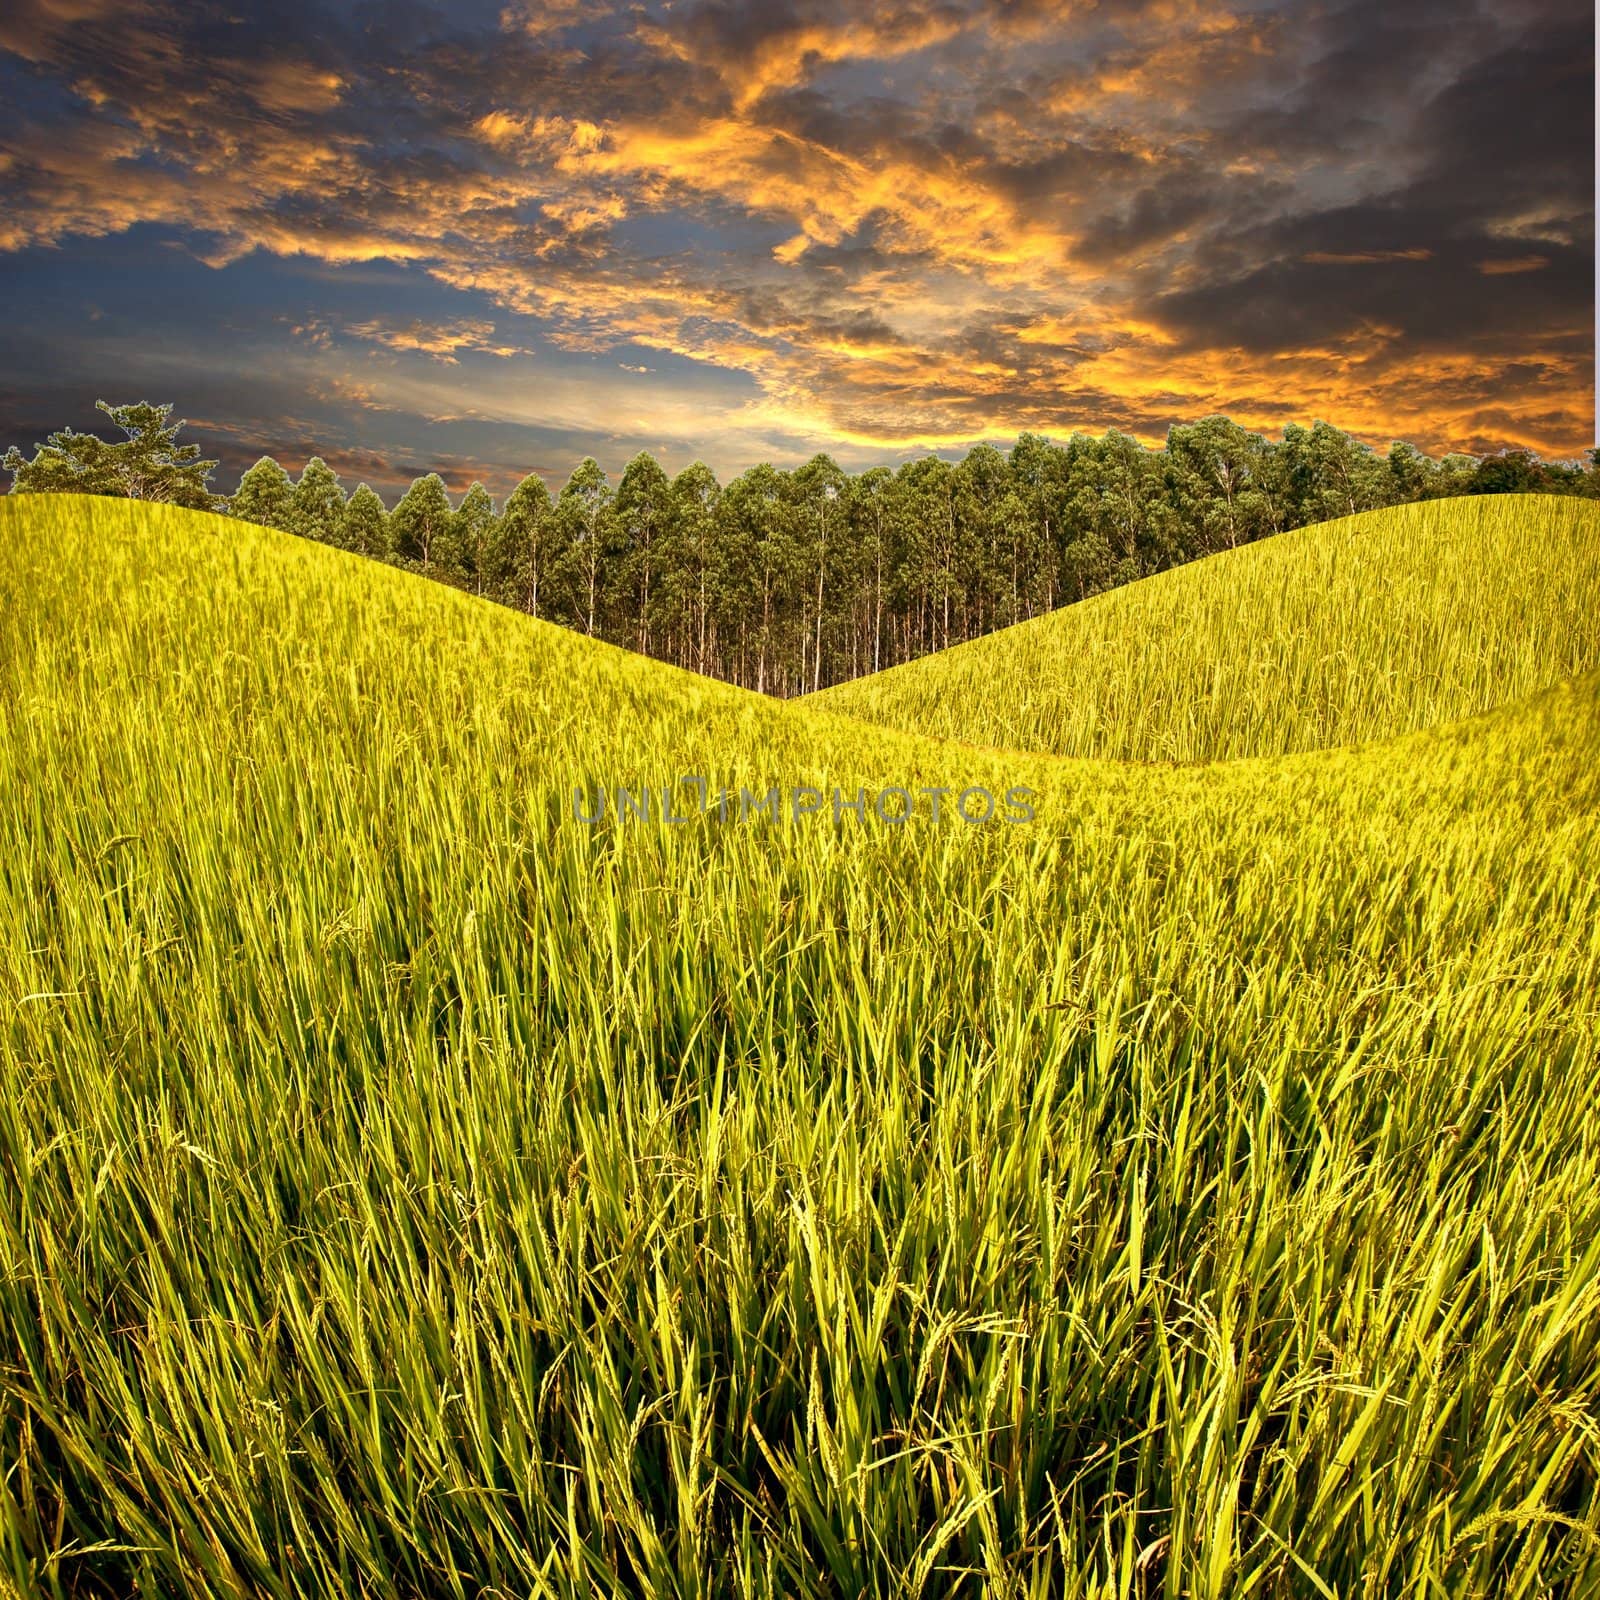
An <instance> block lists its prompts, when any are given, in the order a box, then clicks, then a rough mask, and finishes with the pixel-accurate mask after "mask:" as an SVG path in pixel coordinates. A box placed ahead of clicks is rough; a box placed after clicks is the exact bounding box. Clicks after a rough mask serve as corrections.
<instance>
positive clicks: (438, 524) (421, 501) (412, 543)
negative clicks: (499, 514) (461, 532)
mask: <svg viewBox="0 0 1600 1600" xmlns="http://www.w3.org/2000/svg"><path fill="white" fill-rule="evenodd" d="M453 516H454V513H453V512H452V511H451V509H450V496H449V495H448V494H447V493H446V492H445V487H444V479H443V478H441V477H440V476H439V474H438V473H437V472H430V473H428V474H427V475H426V476H425V477H421V478H418V479H417V480H416V481H415V482H414V483H413V484H412V485H411V487H410V488H409V489H407V490H406V492H405V494H404V495H403V496H402V497H401V499H400V503H399V505H397V506H396V507H395V508H394V510H393V511H392V512H390V514H389V544H390V549H391V551H392V553H393V554H394V555H395V557H397V558H398V559H399V560H400V561H401V562H403V563H406V564H409V565H412V566H415V567H416V568H417V569H418V570H419V571H421V572H423V573H425V574H431V573H432V570H433V550H434V545H435V543H436V542H438V541H439V540H441V539H443V540H445V541H447V542H448V540H449V537H450V532H451V526H452V519H453Z"/></svg>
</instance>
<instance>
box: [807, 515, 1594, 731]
mask: <svg viewBox="0 0 1600 1600" xmlns="http://www.w3.org/2000/svg"><path fill="white" fill-rule="evenodd" d="M1597 666H1600V504H1596V503H1595V502H1593V501H1588V500H1572V499H1564V498H1559V497H1556V496H1549V495H1488V496H1473V497H1468V498H1463V499H1452V500H1433V501H1427V502H1424V503H1422V504H1419V505H1408V506H1396V507H1392V508H1390V509H1388V510H1383V511H1371V512H1366V513H1363V514H1362V515H1360V516H1355V517H1347V518H1344V519H1341V520H1340V521H1337V522H1329V523H1321V524H1318V525H1317V526H1315V527H1309V528H1301V529H1297V530H1295V531H1294V532H1291V533H1285V534H1280V535H1278V536H1276V537H1274V538H1271V539H1266V540H1262V541H1261V542H1259V543H1257V544H1252V545H1247V546H1245V547H1243V548H1241V549H1239V550H1232V551H1227V552H1225V553H1222V554H1219V555H1214V556H1210V557H1207V558H1206V559H1204V560H1202V561H1198V562H1195V563H1193V564H1191V565H1188V566H1183V567H1178V568H1175V569H1174V570H1172V571H1169V572H1165V573H1161V574H1159V575H1158V576H1156V577H1152V578H1146V579H1144V580H1142V581H1141V582H1139V583H1136V584H1132V585H1129V586H1128V587H1127V588H1124V589H1118V590H1113V591H1111V592H1110V593H1107V594H1103V595H1098V596H1096V597H1095V598H1093V599H1091V600H1087V601H1084V602H1082V603H1080V604H1077V605H1072V606H1068V607H1066V608H1064V609H1062V610H1059V611H1056V612H1053V613H1051V614H1049V615H1047V616H1043V617H1036V618H1034V619H1033V620H1032V621H1029V622H1024V623H1020V624H1018V625H1017V626H1015V627H1012V628H1007V629H1003V630H1002V631H1000V632H998V633H993V634H989V635H988V636H986V637H985V638H982V639H976V640H973V641H971V642H970V643H967V644H963V645H958V646H955V647H953V648H951V649H949V650H946V651H942V652H940V653H939V654H938V655H935V656H929V657H925V658H924V659H922V660H920V661H914V662H909V663H907V664H906V665H904V666H900V667H895V668H893V669H891V670H890V671H887V672H881V673H878V674H876V675H874V676H871V677H867V678H859V679H857V680H855V681H854V682H852V683H846V684H841V685H839V686H838V687H836V688H832V689H824V690H823V691H822V692H821V693H820V694H819V695H816V696H813V697H812V698H811V700H810V702H809V703H811V704H814V705H819V706H825V707H827V708H828V709H830V710H835V711H842V712H845V713H846V714H848V715H850V716H855V717H861V718H863V719H865V720H867V721H869V722H874V723H879V724H883V725H885V726H889V727H896V728H903V729H914V730H916V731H918V732H922V733H929V734H934V735H937V736H940V737H944V738H956V739H963V740H967V741H970V742H971V743H974V744H982V745H992V746H998V747H1002V748H1006V749H1014V750H1040V751H1051V752H1054V753H1056V754H1059V755H1073V756H1092V757H1109V758H1114V759H1120V760H1132V761H1213V760H1221V759H1224V758H1228V757H1236V756H1244V755H1275V754H1282V753H1285V752H1290V751H1301V750H1312V749H1317V748H1320V747H1322V746H1325V745H1340V744H1359V743H1364V742H1366V741H1368V740H1371V739H1381V738H1386V737H1388V736H1389V735H1391V734H1395V733H1403V732H1409V731H1411V730H1412V729H1416V728H1425V727H1431V726H1433V725H1435V724H1436V723H1439V722H1444V721H1449V720H1451V719H1454V718H1458V717H1464V716H1471V715H1473V714H1475V713H1477V712H1480V711H1486V710H1490V709H1492V708H1494V707H1495V706H1499V705H1504V704H1507V703H1508V702H1510V701H1513V700H1516V699H1518V698H1520V697H1522V696H1523V695H1526V694H1529V693H1532V692H1533V691H1535V690H1537V689H1539V688H1542V687H1543V686H1544V685H1546V684H1548V683H1551V682H1554V681H1556V680H1557V679H1559V678H1562V677H1569V676H1573V675H1575V674H1578V673H1581V672H1585V671H1588V670H1590V669H1591V668H1594V667H1597Z"/></svg>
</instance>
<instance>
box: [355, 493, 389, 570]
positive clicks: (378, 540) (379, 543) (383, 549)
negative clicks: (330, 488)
mask: <svg viewBox="0 0 1600 1600" xmlns="http://www.w3.org/2000/svg"><path fill="white" fill-rule="evenodd" d="M344 545H345V548H346V549H347V550H354V551H355V552H356V553H357V554H358V555H363V556H377V557H378V558H379V559H380V560H381V559H382V558H383V557H384V556H387V555H388V554H389V513H388V512H387V511H385V510H384V506H383V501H382V500H381V499H379V497H378V494H377V491H376V490H374V489H372V488H371V487H370V486H368V485H367V484H364V483H363V484H359V485H358V486H357V488H356V492H355V493H354V494H353V495H351V496H350V498H349V500H348V501H346V502H345V508H344Z"/></svg>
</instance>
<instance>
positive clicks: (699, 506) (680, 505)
mask: <svg viewBox="0 0 1600 1600" xmlns="http://www.w3.org/2000/svg"><path fill="white" fill-rule="evenodd" d="M668 494H669V510H670V530H669V534H668V546H669V550H670V566H671V574H672V576H671V579H670V596H671V607H672V615H673V618H674V621H675V624H676V633H677V637H678V641H679V644H678V657H677V659H678V665H679V666H685V667H687V666H692V667H693V669H694V670H695V671H696V672H704V671H706V667H707V662H708V661H709V660H710V659H711V657H712V655H713V654H714V653H715V649H716V624H717V614H718V613H719V612H722V613H724V614H725V616H728V620H735V621H736V620H737V619H736V618H735V617H733V616H732V615H731V614H730V612H731V609H732V608H730V605H729V600H730V596H729V595H728V593H727V592H726V587H727V585H726V574H725V573H724V572H723V570H722V569H723V568H724V567H725V565H726V562H725V560H724V557H723V552H722V550H721V549H720V544H721V541H720V539H719V528H720V517H719V511H720V507H721V501H722V494H723V490H722V486H721V485H720V484H719V483H718V482H717V478H716V474H715V473H714V472H712V470H711V468H710V467H708V466H707V465H706V464H705V462H703V461H694V462H691V463H690V464H689V465H688V466H687V467H685V468H684V469H683V471H682V472H680V473H679V474H678V475H677V477H675V478H674V479H673V480H672V482H671V484H670V485H669V488H668Z"/></svg>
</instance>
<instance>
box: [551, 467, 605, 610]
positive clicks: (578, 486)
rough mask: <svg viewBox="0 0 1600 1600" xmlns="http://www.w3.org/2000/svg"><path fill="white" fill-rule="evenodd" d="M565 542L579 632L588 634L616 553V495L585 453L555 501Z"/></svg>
mask: <svg viewBox="0 0 1600 1600" xmlns="http://www.w3.org/2000/svg"><path fill="white" fill-rule="evenodd" d="M556 516H557V518H558V519H559V521H560V523H561V528H562V532H563V534H564V536H565V540H566V545H567V558H568V564H569V567H570V570H571V572H572V574H573V578H574V582H575V587H576V590H577V604H578V607H579V613H580V615H581V616H582V618H583V631H584V632H585V633H587V634H589V635H590V636H591V637H592V636H593V634H594V632H595V628H596V625H597V624H598V623H599V622H600V621H601V620H602V617H601V612H600V606H601V602H602V601H603V599H604V597H605V592H606V588H607V578H608V577H609V574H610V569H611V565H612V563H613V562H614V561H615V559H616V556H617V514H616V497H615V495H614V493H613V492H612V489H611V485H610V482H609V481H608V480H607V478H606V475H605V472H604V470H603V469H602V468H601V466H600V463H599V462H598V461H596V460H595V458H594V457H593V456H585V457H584V459H583V461H582V462H581V463H580V464H579V465H578V468H577V470H576V471H575V472H574V473H573V474H572V476H571V477H570V478H568V479H567V482H566V485H565V487H564V488H563V489H562V491H561V496H560V498H559V499H558V500H557V501H556Z"/></svg>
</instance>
